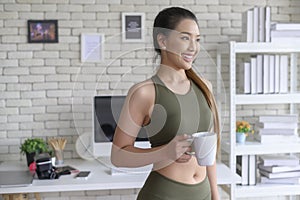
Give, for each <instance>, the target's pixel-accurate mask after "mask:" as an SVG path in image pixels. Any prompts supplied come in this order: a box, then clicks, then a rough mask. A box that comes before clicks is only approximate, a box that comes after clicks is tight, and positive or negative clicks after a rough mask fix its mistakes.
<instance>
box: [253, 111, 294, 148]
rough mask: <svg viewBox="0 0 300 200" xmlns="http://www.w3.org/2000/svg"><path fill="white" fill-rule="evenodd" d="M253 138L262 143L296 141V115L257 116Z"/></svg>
mask: <svg viewBox="0 0 300 200" xmlns="http://www.w3.org/2000/svg"><path fill="white" fill-rule="evenodd" d="M256 126H257V127H258V128H259V130H258V134H254V138H255V139H256V140H257V141H259V142H261V143H264V144H276V143H294V142H298V115H297V114H290V115H266V116H259V119H258V122H257V124H256Z"/></svg>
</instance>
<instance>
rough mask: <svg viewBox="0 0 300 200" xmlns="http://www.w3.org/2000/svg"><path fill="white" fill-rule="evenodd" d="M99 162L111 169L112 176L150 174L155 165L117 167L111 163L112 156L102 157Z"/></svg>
mask: <svg viewBox="0 0 300 200" xmlns="http://www.w3.org/2000/svg"><path fill="white" fill-rule="evenodd" d="M97 160H98V161H99V162H100V163H101V164H103V165H104V166H106V167H108V168H109V169H110V174H111V175H121V174H148V173H150V172H151V170H152V168H153V165H152V164H151V165H146V166H144V167H130V168H129V167H116V166H114V165H113V164H112V163H111V160H110V156H102V157H99V158H97Z"/></svg>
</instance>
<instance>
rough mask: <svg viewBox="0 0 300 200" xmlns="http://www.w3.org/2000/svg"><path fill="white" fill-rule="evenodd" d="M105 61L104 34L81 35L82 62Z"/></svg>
mask: <svg viewBox="0 0 300 200" xmlns="http://www.w3.org/2000/svg"><path fill="white" fill-rule="evenodd" d="M103 61H104V34H103V33H82V34H81V62H103Z"/></svg>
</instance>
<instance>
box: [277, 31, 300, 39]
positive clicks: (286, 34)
mask: <svg viewBox="0 0 300 200" xmlns="http://www.w3.org/2000/svg"><path fill="white" fill-rule="evenodd" d="M273 37H291V38H296V37H300V30H280V31H277V30H271V38H273Z"/></svg>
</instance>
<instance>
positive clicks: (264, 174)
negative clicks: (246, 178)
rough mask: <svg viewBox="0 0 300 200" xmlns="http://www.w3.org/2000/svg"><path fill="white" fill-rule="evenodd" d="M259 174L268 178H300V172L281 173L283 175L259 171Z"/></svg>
mask: <svg viewBox="0 0 300 200" xmlns="http://www.w3.org/2000/svg"><path fill="white" fill-rule="evenodd" d="M259 173H260V174H261V175H263V176H265V177H267V178H270V179H272V178H289V177H300V171H293V172H281V173H271V172H267V171H264V170H259Z"/></svg>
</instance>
